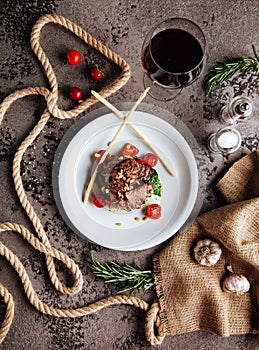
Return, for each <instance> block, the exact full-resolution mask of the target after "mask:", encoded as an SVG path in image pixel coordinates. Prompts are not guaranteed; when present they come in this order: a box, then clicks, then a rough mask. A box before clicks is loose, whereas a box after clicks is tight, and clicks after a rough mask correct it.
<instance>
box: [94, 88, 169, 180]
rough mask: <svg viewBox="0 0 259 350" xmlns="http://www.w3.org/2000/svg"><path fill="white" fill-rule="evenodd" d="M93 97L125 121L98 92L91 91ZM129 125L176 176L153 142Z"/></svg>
mask: <svg viewBox="0 0 259 350" xmlns="http://www.w3.org/2000/svg"><path fill="white" fill-rule="evenodd" d="M91 93H92V95H93V96H94V97H96V98H97V99H98V100H99V101H100V102H102V103H103V104H104V105H105V106H106V107H108V108H109V109H110V110H111V111H113V113H114V114H115V115H116V116H117V117H119V118H120V119H124V116H123V114H122V113H121V112H120V111H119V110H118V109H117V108H116V107H114V106H113V105H112V104H111V103H110V102H108V101H107V100H106V99H105V98H103V97H102V96H101V95H100V94H98V92H95V91H93V90H92V91H91ZM128 125H129V126H130V127H131V129H132V130H133V131H134V132H135V133H136V134H137V135H138V137H139V138H140V139H141V140H142V141H143V142H144V143H145V144H146V145H147V146H148V147H149V148H150V149H151V151H152V152H153V153H155V154H156V155H157V157H158V158H159V160H160V162H161V164H163V166H164V168H165V169H166V170H167V171H168V173H169V174H170V175H171V176H175V173H174V171H173V170H172V169H171V167H170V166H169V165H168V164H167V163H166V161H165V160H164V158H163V157H162V156H161V155H160V154H159V152H158V151H157V149H155V147H154V146H153V145H152V144H151V142H150V141H149V140H148V139H147V137H146V136H145V135H144V134H143V133H142V132H141V131H140V130H139V129H138V128H137V127H136V126H135V125H133V124H132V123H128Z"/></svg>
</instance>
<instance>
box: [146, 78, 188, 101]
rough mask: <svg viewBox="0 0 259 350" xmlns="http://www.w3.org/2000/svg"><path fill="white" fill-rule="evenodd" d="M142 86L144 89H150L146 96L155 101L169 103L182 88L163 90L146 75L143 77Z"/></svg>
mask: <svg viewBox="0 0 259 350" xmlns="http://www.w3.org/2000/svg"><path fill="white" fill-rule="evenodd" d="M143 84H144V87H145V89H146V88H148V87H149V88H150V89H149V91H148V95H149V96H151V97H152V98H153V99H155V100H157V101H163V102H167V101H171V100H173V99H175V98H176V97H177V96H178V95H179V94H180V93H181V91H182V89H183V88H179V89H170V88H168V89H167V88H164V87H162V86H160V85H158V84H157V83H156V82H155V81H154V80H151V79H150V78H149V77H148V76H147V75H146V74H144V76H143Z"/></svg>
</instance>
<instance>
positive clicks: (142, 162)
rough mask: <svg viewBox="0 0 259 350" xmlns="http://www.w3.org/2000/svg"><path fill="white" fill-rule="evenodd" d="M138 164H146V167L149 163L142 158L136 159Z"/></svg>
mask: <svg viewBox="0 0 259 350" xmlns="http://www.w3.org/2000/svg"><path fill="white" fill-rule="evenodd" d="M136 162H137V163H139V164H145V165H147V162H145V161H144V159H142V158H137V159H136Z"/></svg>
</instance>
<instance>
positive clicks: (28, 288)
mask: <svg viewBox="0 0 259 350" xmlns="http://www.w3.org/2000/svg"><path fill="white" fill-rule="evenodd" d="M48 23H55V24H58V25H61V26H63V27H65V28H66V29H68V30H70V31H71V32H73V33H74V34H75V35H77V36H78V37H79V38H81V39H82V40H84V41H85V43H87V44H88V45H90V46H92V47H93V48H94V49H96V50H98V51H100V52H101V53H102V54H103V55H104V56H105V57H107V58H108V59H110V60H112V61H113V62H114V63H115V64H117V65H118V66H119V67H120V68H121V70H122V74H121V76H120V77H119V79H118V80H116V81H115V82H114V83H112V84H110V85H109V86H108V87H106V88H105V89H103V90H102V91H101V93H100V94H101V95H102V96H103V97H107V96H109V95H110V94H112V93H114V92H115V91H117V90H118V89H119V88H120V87H121V86H123V85H124V84H125V83H126V82H127V80H128V79H129V77H130V69H129V66H128V65H127V63H126V62H125V61H124V60H123V59H122V58H121V57H120V56H118V55H116V54H115V53H114V52H112V51H111V50H109V49H108V48H106V47H105V46H104V45H103V44H102V43H100V42H99V41H97V40H96V39H94V38H93V37H92V36H91V35H89V34H88V33H87V32H85V31H84V30H83V29H82V28H80V27H78V26H77V25H76V24H74V23H72V22H71V21H69V20H68V19H65V18H63V17H61V16H58V15H44V16H42V17H41V18H40V19H39V20H38V22H37V23H36V24H35V26H34V27H33V29H32V33H31V46H32V48H33V50H34V52H35V54H36V55H37V56H38V58H39V60H40V62H41V64H42V66H43V67H44V70H45V73H46V75H47V77H48V79H49V84H50V88H51V90H48V89H47V88H45V87H31V88H27V89H23V90H19V91H16V92H14V93H12V94H10V95H9V96H7V97H6V98H5V99H4V101H3V102H2V104H1V105H0V124H1V122H2V120H3V117H4V115H5V113H6V112H7V110H8V108H9V107H10V105H11V104H12V103H14V102H15V101H16V100H18V99H20V98H23V97H25V96H29V95H41V96H43V97H44V98H45V100H46V104H47V107H46V109H45V111H44V113H43V114H42V117H41V119H40V121H39V122H38V124H37V125H36V126H35V127H34V128H33V130H32V131H31V132H30V133H29V135H28V136H27V137H26V138H25V140H24V141H23V142H22V143H21V145H20V147H19V148H18V150H17V152H16V154H15V156H14V160H13V179H14V186H15V189H16V192H17V195H18V197H19V200H20V202H21V204H22V206H23V208H24V210H25V211H26V213H27V215H28V217H29V218H30V220H31V222H32V224H33V226H34V229H35V232H36V233H37V235H38V237H39V238H37V237H35V236H34V235H33V234H32V233H31V232H30V231H29V230H28V229H26V228H25V227H24V226H22V225H19V224H15V223H10V222H4V223H0V231H1V232H3V231H15V232H17V233H19V234H20V235H21V236H22V237H23V238H24V239H25V240H26V241H28V242H29V243H30V244H31V245H32V246H33V247H34V249H36V250H38V251H39V252H41V253H43V254H45V256H46V264H47V268H48V273H49V276H50V279H51V281H52V283H53V285H54V286H55V288H56V289H57V290H58V291H59V292H61V293H64V294H74V293H77V292H79V291H80V290H81V288H82V284H83V277H82V273H81V271H80V269H79V267H78V265H77V264H76V263H75V262H74V261H73V260H72V259H71V258H69V257H68V256H67V255H66V254H64V253H62V252H60V251H59V250H57V249H55V248H53V247H51V244H50V242H49V239H48V237H47V235H46V232H45V230H44V228H43V225H42V223H41V221H40V219H39V217H38V216H37V214H36V212H35V210H34V208H33V206H32V205H31V203H30V202H29V200H28V198H27V195H26V192H25V190H24V187H23V184H22V178H21V161H22V158H23V155H24V153H25V152H26V150H27V148H28V147H29V146H30V145H31V144H32V142H33V141H34V140H35V139H36V137H37V136H38V135H39V134H40V132H41V131H42V130H43V129H44V127H45V125H46V123H47V122H48V121H49V119H50V116H51V115H53V116H54V117H56V118H60V119H65V118H74V117H77V116H78V115H79V114H80V113H82V112H83V111H85V110H86V109H87V108H88V107H89V106H90V105H92V104H93V103H96V102H97V100H96V99H95V98H94V97H91V98H88V99H86V100H84V101H83V102H81V103H80V104H79V105H78V106H77V107H75V108H73V109H72V110H69V111H64V110H61V109H59V108H58V106H57V101H58V83H57V79H56V76H55V73H54V71H53V68H52V66H51V64H50V62H49V60H48V58H47V56H46V54H45V53H44V51H43V49H42V47H41V46H40V43H39V38H40V33H41V30H42V28H43V26H44V25H46V24H48ZM0 254H1V255H2V256H3V257H5V258H6V259H7V260H8V261H9V262H10V264H11V265H12V266H13V267H14V269H15V270H16V271H17V273H18V275H19V277H20V279H21V281H22V284H23V287H24V290H25V293H26V295H27V297H28V299H29V301H30V303H31V304H32V305H33V306H34V307H35V308H36V309H37V310H38V311H40V312H42V313H44V314H48V315H51V316H55V317H78V316H84V315H89V314H91V313H93V312H97V311H98V310H101V309H102V308H104V307H106V306H110V305H116V304H126V305H132V306H135V307H138V308H141V309H142V310H144V311H147V322H146V326H145V331H146V336H147V340H148V341H149V342H150V343H151V344H152V345H153V344H160V343H161V342H162V340H163V338H164V336H165V334H164V329H163V327H162V326H161V324H160V323H161V322H160V318H159V310H160V309H159V304H158V303H157V302H155V303H154V304H153V305H152V306H151V308H150V307H149V304H148V303H146V302H145V301H144V300H141V299H139V298H136V297H133V296H123V295H116V296H111V297H108V298H105V299H102V300H100V301H97V302H95V303H92V304H89V305H87V306H83V307H80V308H77V309H58V308H53V307H51V306H49V305H47V304H46V303H44V302H42V301H41V300H40V299H39V297H38V295H37V293H36V292H35V290H34V288H33V286H32V283H31V281H30V279H29V276H28V274H27V272H26V270H25V268H24V266H23V265H22V263H21V262H20V260H19V259H18V257H17V256H16V255H15V254H14V253H13V252H12V251H11V250H9V249H8V248H7V247H6V246H5V245H4V244H2V243H1V242H0ZM54 258H55V259H57V260H59V261H61V262H62V263H64V264H65V265H66V267H67V268H68V269H69V270H70V271H71V273H72V274H73V276H74V284H73V286H70V287H68V286H66V285H65V284H64V283H63V282H62V281H60V280H59V278H58V276H57V273H56V269H55V262H54ZM0 294H1V296H2V298H3V300H4V302H5V304H6V312H5V317H4V321H3V322H2V324H1V328H0V344H1V343H2V342H3V340H4V339H5V337H6V335H7V334H8V331H9V329H10V327H11V324H12V321H13V317H14V301H13V298H12V295H11V294H10V292H9V291H8V290H7V289H6V288H5V287H4V286H2V285H1V284H0ZM155 329H156V330H157V333H158V334H157V335H155Z"/></svg>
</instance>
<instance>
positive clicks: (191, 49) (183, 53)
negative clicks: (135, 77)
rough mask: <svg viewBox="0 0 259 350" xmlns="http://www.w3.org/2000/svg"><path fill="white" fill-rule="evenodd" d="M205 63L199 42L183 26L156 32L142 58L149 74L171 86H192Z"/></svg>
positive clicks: (159, 82)
mask: <svg viewBox="0 0 259 350" xmlns="http://www.w3.org/2000/svg"><path fill="white" fill-rule="evenodd" d="M202 62H203V50H202V48H201V45H200V43H199V42H198V40H196V39H195V37H194V36H192V35H191V34H189V33H188V32H186V31H184V30H181V29H166V30H163V31H161V32H159V33H158V34H156V35H155V36H154V37H153V38H152V40H151V43H150V45H148V46H147V48H146V49H145V50H144V54H143V57H142V64H143V67H144V70H145V72H146V73H147V74H148V75H149V77H150V78H151V79H152V80H154V81H156V82H157V83H158V84H160V85H164V86H166V87H171V88H181V87H183V86H186V85H190V84H191V83H192V82H193V81H194V80H195V79H196V78H197V77H198V75H199V74H200V72H201V70H202Z"/></svg>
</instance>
